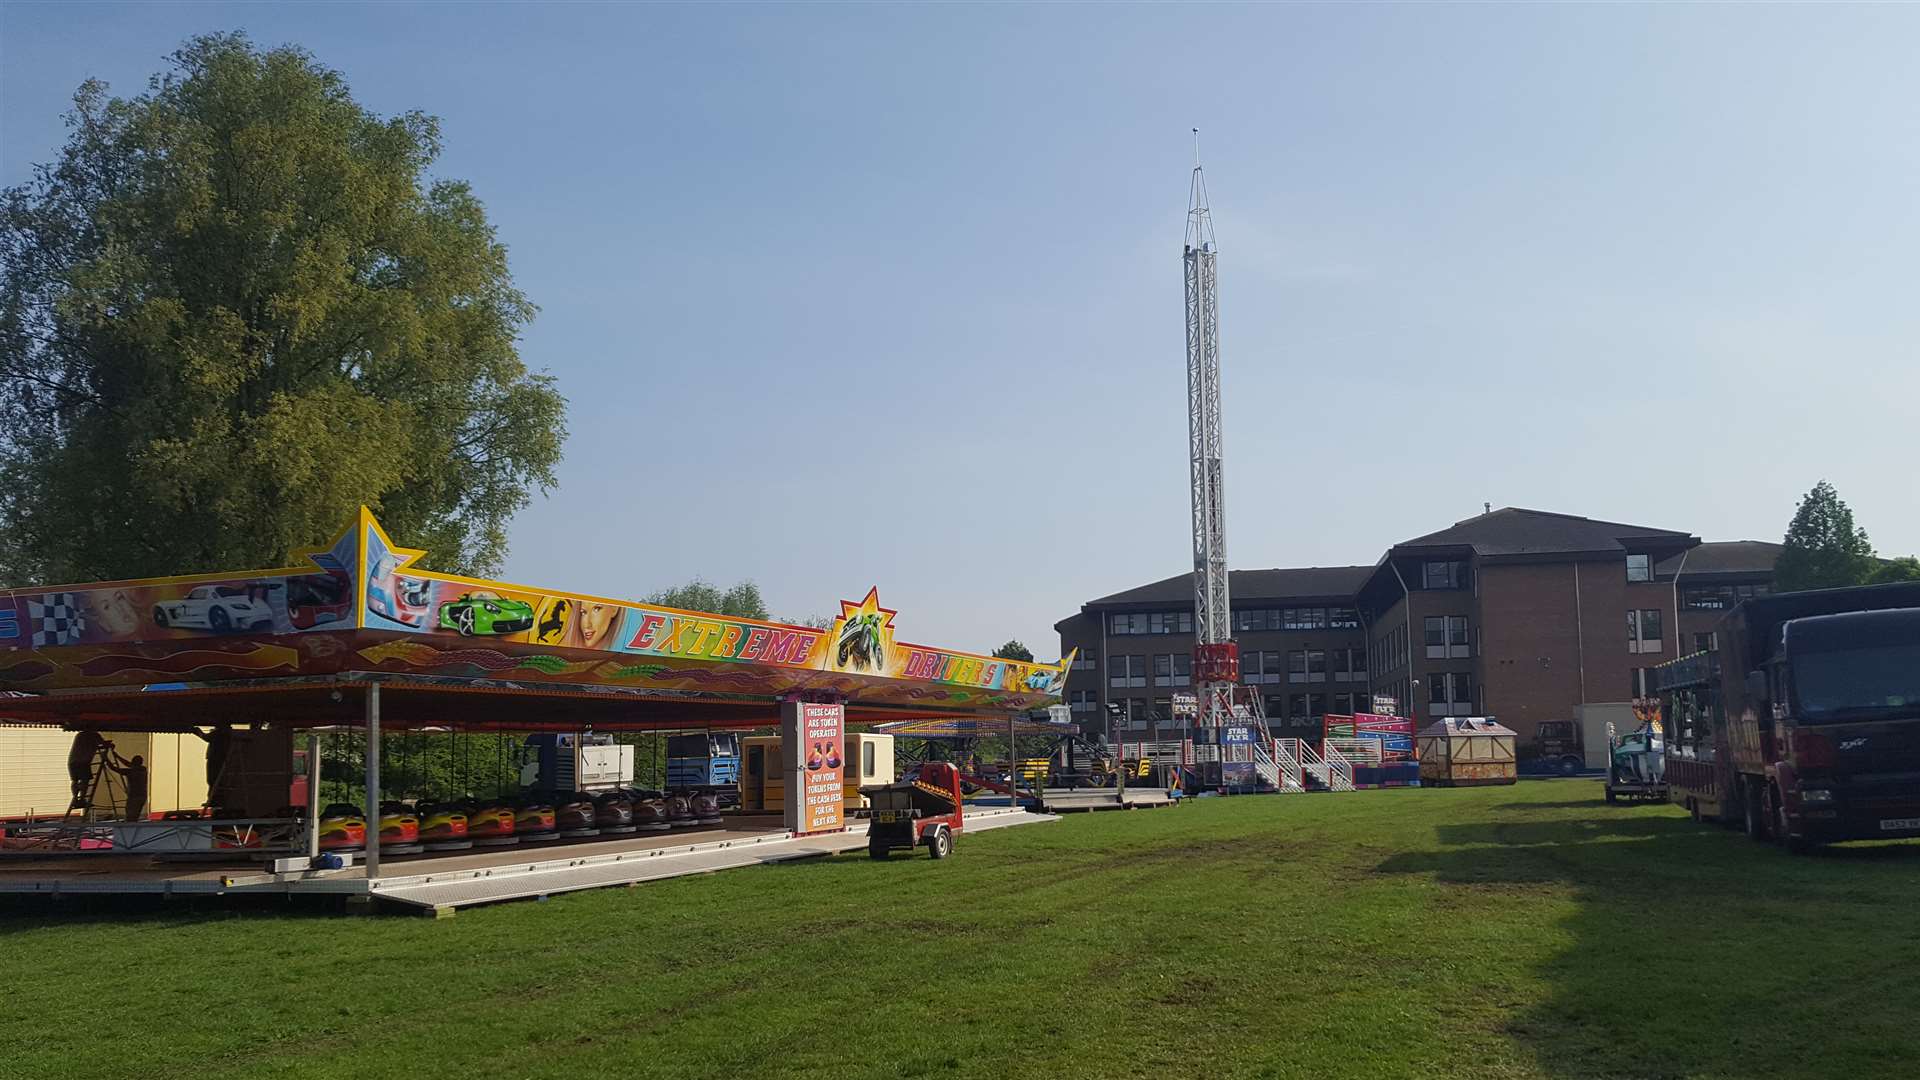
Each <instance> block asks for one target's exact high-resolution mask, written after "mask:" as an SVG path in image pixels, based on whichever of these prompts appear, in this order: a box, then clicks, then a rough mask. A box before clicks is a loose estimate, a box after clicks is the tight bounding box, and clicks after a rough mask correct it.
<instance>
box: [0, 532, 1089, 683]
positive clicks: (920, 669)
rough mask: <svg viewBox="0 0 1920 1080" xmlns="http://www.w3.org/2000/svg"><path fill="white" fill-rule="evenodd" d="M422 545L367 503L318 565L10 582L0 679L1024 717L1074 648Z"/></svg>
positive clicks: (1061, 678)
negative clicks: (616, 596) (431, 555)
mask: <svg viewBox="0 0 1920 1080" xmlns="http://www.w3.org/2000/svg"><path fill="white" fill-rule="evenodd" d="M423 554H425V553H424V552H423V551H420V550H417V549H413V548H404V547H400V546H398V545H396V544H394V543H393V541H392V539H391V538H390V537H389V536H388V535H387V533H386V530H385V529H383V528H382V527H381V526H380V523H379V522H377V521H376V520H374V517H373V515H372V513H371V512H370V511H368V510H366V509H365V508H362V509H361V511H360V513H359V515H358V518H357V520H356V521H355V522H354V523H353V524H352V525H350V526H348V528H347V529H345V530H344V531H343V532H342V533H341V534H340V536H339V537H338V538H336V539H335V540H334V542H333V543H332V544H330V545H328V546H327V547H324V548H315V549H312V550H310V551H305V552H302V553H300V558H301V559H302V560H304V565H299V566H294V567H288V568H283V569H277V570H265V571H255V572H251V573H235V574H203V575H195V576H191V577H178V578H159V579H150V580H142V581H118V582H100V583H94V584H87V585H61V586H49V587H44V588H32V589H16V590H12V591H8V592H0V690H23V691H39V690H49V689H60V688H71V687H89V686H92V687H109V686H127V685H138V684H142V683H151V682H160V681H173V680H182V681H185V680H193V681H218V680H231V679H249V678H264V677H275V676H287V675H307V674H330V673H343V672H392V673H413V674H424V675H436V676H463V677H469V678H484V679H498V680H510V681H513V682H528V681H533V682H549V683H569V684H579V685H582V686H618V687H629V688H642V689H645V688H657V689H662V690H673V691H692V692H708V693H715V694H725V695H729V696H735V697H767V696H780V695H785V694H791V693H798V692H815V693H824V694H829V695H838V696H841V697H843V698H853V697H856V696H857V697H860V698H862V699H865V700H870V701H875V702H884V703H893V704H910V705H916V706H920V705H924V706H929V707H933V708H965V709H982V708H984V709H993V710H997V711H1014V710H1024V709H1030V708H1038V707H1041V706H1044V705H1048V704H1051V703H1053V702H1055V701H1057V700H1058V699H1059V697H1060V694H1061V690H1062V687H1063V686H1064V684H1065V681H1066V673H1067V671H1068V668H1069V664H1070V663H1071V659H1072V658H1071V657H1069V658H1068V659H1067V660H1064V661H1062V662H1060V663H1056V664H1035V663H1024V662H1020V661H1015V660H1002V659H997V658H995V657H991V656H981V655H978V654H973V653H966V652H959V651H955V650H950V649H934V648H930V647H927V646H923V645H915V644H911V643H909V642H904V641H899V640H896V639H895V637H894V630H893V619H894V615H895V612H893V611H892V610H890V609H887V608H883V607H881V606H880V597H879V591H878V590H877V589H875V590H869V591H868V592H867V595H866V596H865V597H864V598H863V599H861V600H859V601H858V602H854V601H843V602H842V603H841V605H840V609H841V610H840V615H839V616H838V617H837V618H835V619H834V620H833V622H832V624H831V625H830V626H828V627H827V628H825V629H820V628H816V627H806V626H790V625H785V624H781V623H773V622H763V621H759V620H753V619H739V618H733V617H730V616H724V615H717V614H712V613H706V612H697V611H680V610H676V609H673V608H664V607H659V606H657V605H649V604H638V603H629V602H626V601H620V600H609V599H606V598H603V597H595V596H588V595H583V594H577V593H564V592H555V591H551V590H543V589H537V588H531V587H528V586H522V585H511V584H506V583H503V582H496V581H485V580H481V579H477V578H467V577H461V576H458V575H454V574H443V573H438V572H436V571H432V570H425V569H421V568H419V567H417V566H416V565H415V563H416V562H417V561H418V560H419V559H420V557H421V556H422V555H423Z"/></svg>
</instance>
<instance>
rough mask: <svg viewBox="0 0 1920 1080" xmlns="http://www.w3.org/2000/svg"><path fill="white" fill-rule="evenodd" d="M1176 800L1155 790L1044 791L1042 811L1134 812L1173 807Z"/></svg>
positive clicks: (1046, 789)
mask: <svg viewBox="0 0 1920 1080" xmlns="http://www.w3.org/2000/svg"><path fill="white" fill-rule="evenodd" d="M1173 801H1174V800H1173V799H1171V798H1170V797H1168V795H1167V793H1166V791H1165V790H1163V789H1161V788H1157V787H1153V788H1127V789H1126V790H1125V791H1120V790H1118V789H1115V788H1104V787H1099V788H1096V787H1085V788H1043V789H1041V791H1040V793H1039V806H1040V810H1041V811H1042V812H1044V813H1049V814H1057V813H1063V812H1068V811H1081V810H1133V809H1136V808H1139V807H1149V806H1171V805H1172V804H1173Z"/></svg>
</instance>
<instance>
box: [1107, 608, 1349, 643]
mask: <svg viewBox="0 0 1920 1080" xmlns="http://www.w3.org/2000/svg"><path fill="white" fill-rule="evenodd" d="M1233 628H1234V630H1235V631H1241V630H1358V629H1360V612H1359V610H1358V609H1356V608H1350V607H1297V608H1235V609H1234V612H1233ZM1107 633H1108V634H1111V635H1115V636H1125V635H1130V634H1191V633H1193V612H1191V611H1129V612H1116V613H1114V614H1110V615H1108V616H1107Z"/></svg>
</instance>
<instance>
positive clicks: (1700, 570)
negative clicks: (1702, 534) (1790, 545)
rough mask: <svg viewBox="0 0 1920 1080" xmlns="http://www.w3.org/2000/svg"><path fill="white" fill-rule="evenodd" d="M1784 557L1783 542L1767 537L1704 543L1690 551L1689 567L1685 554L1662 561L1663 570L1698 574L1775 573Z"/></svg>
mask: <svg viewBox="0 0 1920 1080" xmlns="http://www.w3.org/2000/svg"><path fill="white" fill-rule="evenodd" d="M1779 558H1780V545H1779V544H1769V543H1767V542H1766V541H1765V540H1722V541H1717V542H1711V543H1705V544H1701V545H1700V546H1699V547H1697V548H1694V549H1693V550H1692V551H1689V552H1687V553H1686V568H1685V569H1684V570H1682V569H1681V565H1680V562H1681V556H1679V555H1674V556H1670V557H1668V558H1665V559H1662V560H1660V573H1661V574H1664V575H1670V574H1675V573H1684V574H1686V575H1687V576H1689V577H1690V576H1692V575H1694V574H1771V573H1773V564H1774V562H1775V561H1777V560H1778V559H1779Z"/></svg>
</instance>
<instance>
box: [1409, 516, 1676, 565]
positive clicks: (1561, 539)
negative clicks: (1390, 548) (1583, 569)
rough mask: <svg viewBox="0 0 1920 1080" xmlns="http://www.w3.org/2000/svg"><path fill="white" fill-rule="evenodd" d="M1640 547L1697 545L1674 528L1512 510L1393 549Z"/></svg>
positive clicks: (1533, 551) (1509, 551) (1510, 551)
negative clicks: (1643, 545) (1647, 544)
mask: <svg viewBox="0 0 1920 1080" xmlns="http://www.w3.org/2000/svg"><path fill="white" fill-rule="evenodd" d="M1636 543H1652V544H1658V545H1660V546H1662V547H1667V546H1673V545H1689V544H1693V543H1698V541H1697V540H1695V539H1694V538H1693V537H1692V536H1689V535H1688V534H1686V533H1683V532H1674V531H1673V530H1671V529H1654V528H1649V527H1647V526H1645V525H1624V524H1621V523H1620V522H1617V521H1595V520H1594V519H1592V518H1583V517H1575V516H1574V515H1572V514H1554V513H1549V512H1547V511H1545V510H1526V509H1522V508H1520V507H1514V506H1507V507H1502V508H1501V509H1499V510H1495V511H1493V512H1491V513H1486V514H1481V515H1479V516H1478V517H1470V518H1468V519H1466V520H1465V521H1460V522H1455V523H1454V525H1453V527H1452V528H1450V529H1442V530H1440V531H1439V532H1435V533H1428V534H1427V535H1425V536H1417V537H1415V538H1413V539H1412V540H1406V541H1403V542H1401V543H1398V544H1395V545H1394V551H1396V552H1399V551H1403V550H1405V549H1420V548H1471V549H1472V550H1473V553H1474V554H1476V555H1480V556H1499V555H1541V554H1576V553H1579V554H1587V553H1593V552H1614V551H1619V552H1624V551H1626V550H1627V548H1628V547H1630V546H1633V545H1634V544H1636Z"/></svg>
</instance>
